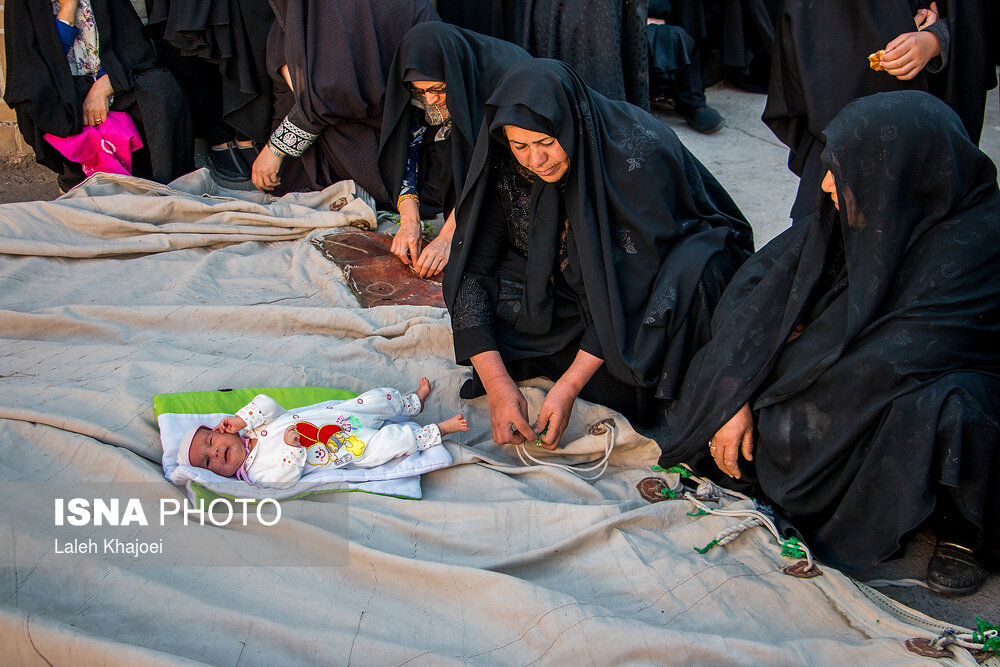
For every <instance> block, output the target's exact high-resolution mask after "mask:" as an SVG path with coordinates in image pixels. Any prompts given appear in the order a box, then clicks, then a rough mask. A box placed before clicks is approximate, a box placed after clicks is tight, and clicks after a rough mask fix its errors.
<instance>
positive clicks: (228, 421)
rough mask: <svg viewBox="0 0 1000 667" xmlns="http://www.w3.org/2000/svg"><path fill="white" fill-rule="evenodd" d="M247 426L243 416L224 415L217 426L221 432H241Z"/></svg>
mask: <svg viewBox="0 0 1000 667" xmlns="http://www.w3.org/2000/svg"><path fill="white" fill-rule="evenodd" d="M246 427H247V423H246V422H245V421H243V419H242V418H241V417H234V416H230V417H223V418H222V421H220V422H219V425H218V426H216V427H215V430H216V431H219V432H220V433H239V432H240V431H242V430H243V429H245V428H246Z"/></svg>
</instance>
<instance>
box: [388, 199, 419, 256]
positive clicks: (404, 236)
mask: <svg viewBox="0 0 1000 667" xmlns="http://www.w3.org/2000/svg"><path fill="white" fill-rule="evenodd" d="M420 232H421V229H420V205H419V204H418V203H417V200H416V199H404V200H403V201H401V202H399V231H398V232H396V235H395V236H393V237H392V245H391V246H390V247H389V249H390V250H391V251H392V254H393V255H395V256H396V257H399V261H401V262H402V263H403V264H406V265H408V266H409V265H415V263H416V261H417V258H418V257H420V246H421V245H422V244H423V237H421V235H420Z"/></svg>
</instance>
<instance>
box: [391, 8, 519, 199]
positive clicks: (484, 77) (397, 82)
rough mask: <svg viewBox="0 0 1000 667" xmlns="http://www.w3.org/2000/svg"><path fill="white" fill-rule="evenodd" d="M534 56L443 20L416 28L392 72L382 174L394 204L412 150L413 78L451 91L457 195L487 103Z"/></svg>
mask: <svg viewBox="0 0 1000 667" xmlns="http://www.w3.org/2000/svg"><path fill="white" fill-rule="evenodd" d="M530 57H531V56H530V55H528V52H527V51H525V50H524V49H522V48H520V47H519V46H516V45H514V44H511V43H510V42H505V41H502V40H499V39H493V38H491V37H485V36H483V35H480V34H478V33H475V32H472V31H470V30H464V29H462V28H458V27H456V26H453V25H449V24H447V23H440V22H437V21H434V22H428V23H422V24H420V25H416V26H413V28H411V29H410V31H409V32H408V33H407V34H406V37H404V38H403V42H402V44H400V46H399V50H398V51H397V52H396V57H395V59H393V62H392V67H391V68H390V70H389V82H388V85H387V87H386V92H385V113H384V116H383V119H382V142H381V147H380V148H379V169H380V171H381V172H382V179H383V181H384V183H385V187H386V189H387V190H388V192H389V195H390V197H391V199H395V198H396V197H397V196H399V188H400V184H401V183H402V180H403V172H404V171H405V169H406V160H407V157H408V154H409V148H410V114H409V110H410V91H409V89H408V88H407V86H406V83H405V81H406V80H407V73H408V72H411V71H417V72H421V73H422V74H421V77H430V78H429V79H427V80H432V81H442V82H444V83H445V85H446V86H447V87H448V92H447V95H446V97H445V104H446V106H447V107H448V113H449V114H450V115H451V124H452V133H451V138H450V140H449V143H450V147H451V164H452V173H453V175H454V176H453V178H454V189H455V192H456V193H460V192H461V191H462V187H463V186H464V185H465V176H466V174H467V173H468V171H469V162H470V161H471V160H472V152H473V149H474V147H475V143H476V134H477V133H478V132H479V125H480V123H481V122H482V120H483V112H484V110H485V107H486V100H487V99H488V98H489V96H490V95H491V94H492V93H493V89H494V88H495V87H496V85H497V82H499V81H500V78H501V77H502V76H503V75H504V74H506V73H507V70H508V69H510V67H511V66H512V65H513V64H515V63H518V62H520V61H522V60H527V59H528V58H530Z"/></svg>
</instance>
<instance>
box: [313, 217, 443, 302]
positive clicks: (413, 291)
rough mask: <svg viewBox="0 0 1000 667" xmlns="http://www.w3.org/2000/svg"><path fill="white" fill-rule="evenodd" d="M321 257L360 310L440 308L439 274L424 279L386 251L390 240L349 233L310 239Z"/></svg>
mask: <svg viewBox="0 0 1000 667" xmlns="http://www.w3.org/2000/svg"><path fill="white" fill-rule="evenodd" d="M313 245H315V246H316V247H317V248H319V250H320V252H322V253H323V256H324V257H326V258H327V259H329V260H330V261H331V262H333V263H334V264H336V265H337V266H339V267H340V268H341V269H342V270H343V271H344V275H345V277H346V278H347V285H348V287H350V288H351V291H352V292H354V296H356V297H357V298H358V302H359V303H360V304H361V307H362V308H371V307H372V306H395V305H405V306H434V307H437V308H444V294H443V293H442V291H441V278H442V274H441V273H436V274H434V275H433V276H431V277H430V278H429V279H424V278H421V277H420V276H418V275H417V274H416V273H414V272H413V269H411V268H410V267H409V266H407V265H405V264H403V263H402V262H401V261H399V258H398V257H396V256H395V255H393V254H392V252H391V251H390V250H389V248H390V247H392V237H391V236H387V235H386V234H381V233H379V232H368V231H359V230H349V231H343V232H335V233H333V234H328V235H327V236H324V237H323V238H320V239H314V240H313Z"/></svg>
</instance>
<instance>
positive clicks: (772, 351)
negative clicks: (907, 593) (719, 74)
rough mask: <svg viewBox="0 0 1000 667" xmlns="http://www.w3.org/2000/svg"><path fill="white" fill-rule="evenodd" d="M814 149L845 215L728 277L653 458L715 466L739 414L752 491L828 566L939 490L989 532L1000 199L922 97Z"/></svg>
mask: <svg viewBox="0 0 1000 667" xmlns="http://www.w3.org/2000/svg"><path fill="white" fill-rule="evenodd" d="M824 137H825V141H826V150H825V151H824V152H823V164H824V166H825V167H826V168H827V169H829V170H830V171H832V173H833V176H834V179H835V182H836V185H837V190H838V194H839V201H840V212H839V215H838V213H837V212H836V211H835V210H834V208H833V206H832V205H830V204H829V203H826V204H824V206H823V209H822V210H821V213H820V214H819V215H817V216H814V217H812V218H810V219H807V220H804V221H802V222H801V223H799V224H798V225H794V226H793V227H791V228H790V229H788V230H787V231H786V232H784V233H783V234H781V235H780V236H778V237H777V238H775V239H774V240H773V241H771V242H770V243H769V244H768V245H767V246H765V247H764V248H763V249H762V250H760V251H759V252H758V253H757V254H756V255H755V256H754V257H753V258H751V259H750V260H749V261H748V262H747V263H746V264H744V265H743V267H742V268H741V269H740V271H739V272H738V273H737V274H736V276H735V277H734V278H733V280H732V282H731V283H730V285H729V287H728V288H727V289H726V292H725V294H724V295H723V298H722V301H721V302H720V303H719V305H718V308H717V309H716V313H715V317H714V318H713V321H712V330H713V337H712V340H711V341H710V342H709V343H708V344H707V345H706V346H705V347H704V348H702V350H701V351H699V353H698V354H697V355H696V356H695V358H694V359H693V360H692V362H691V366H690V368H689V370H688V374H687V377H686V378H685V380H684V386H683V389H682V391H681V396H680V399H679V400H678V402H677V403H676V404H675V406H674V407H673V408H672V409H671V410H670V411H669V412H668V415H667V417H668V422H669V425H670V426H671V428H672V432H673V435H672V436H671V437H670V438H669V439H667V440H665V441H664V442H663V443H661V447H662V448H663V452H664V453H663V456H662V458H661V463H662V464H667V465H671V464H673V463H676V462H680V461H689V462H692V463H693V464H694V465H696V466H704V471H705V472H706V473H707V472H711V471H712V470H711V469H712V467H713V466H714V463H713V462H712V460H711V459H708V458H707V453H708V446H707V442H708V440H709V438H711V437H712V436H713V435H714V434H715V432H716V431H717V430H718V429H719V428H720V427H721V426H722V425H723V424H725V423H726V422H727V421H728V420H729V419H730V417H732V416H733V415H734V414H735V413H736V412H737V410H738V409H739V408H740V407H741V406H742V405H744V404H745V403H747V402H749V403H750V405H751V407H752V408H753V410H754V411H755V414H756V421H757V433H756V447H755V450H754V459H755V460H754V464H755V465H754V467H755V469H756V475H757V477H758V481H759V485H760V489H761V490H762V491H763V493H764V494H765V495H766V496H767V497H768V498H770V499H771V500H772V501H773V502H774V503H775V504H776V505H777V506H778V507H779V508H780V509H781V510H782V511H783V512H784V513H785V514H787V515H788V516H789V518H791V519H792V520H793V522H795V523H796V525H797V526H798V527H799V528H800V529H801V530H802V531H803V532H804V533H805V534H806V537H807V538H808V540H809V543H810V544H811V546H812V547H813V548H814V549H816V550H817V551H818V553H819V554H820V555H821V556H822V557H824V558H825V559H827V560H829V561H831V562H833V563H835V564H838V565H847V566H857V565H862V566H863V565H868V564H871V563H873V562H876V561H878V560H882V559H885V558H887V557H889V556H890V555H891V554H892V553H893V552H894V551H895V550H896V549H897V548H898V546H899V541H900V540H901V539H902V537H903V536H905V535H906V534H908V533H909V532H910V531H912V530H913V529H915V528H916V527H917V526H918V525H919V524H920V523H921V522H922V521H923V520H924V519H925V518H926V517H927V516H928V515H929V514H930V512H931V510H932V508H933V507H934V504H935V492H936V488H937V487H938V484H939V483H940V484H943V485H945V486H947V487H951V492H952V494H953V496H954V497H955V500H956V502H957V504H958V506H959V507H960V509H961V510H962V512H963V514H964V515H965V516H966V517H967V518H969V519H970V520H971V521H973V522H974V523H976V524H978V525H979V526H996V525H997V523H996V522H997V521H998V520H1000V517H998V516H997V513H998V511H1000V495H998V494H1000V484H998V480H1000V474H998V473H1000V449H998V443H1000V428H998V426H997V421H996V419H997V415H998V414H1000V348H998V346H997V341H998V340H1000V283H998V282H997V280H996V277H995V272H996V267H997V266H998V265H1000V195H998V192H997V182H996V178H997V173H996V168H995V166H994V165H993V163H992V162H991V161H990V159H989V158H988V157H987V156H986V155H984V154H983V153H982V152H980V151H979V150H978V149H977V148H976V147H975V145H973V144H972V143H971V142H970V141H969V139H968V135H967V134H966V133H965V130H964V129H963V127H962V124H961V121H960V120H959V118H958V117H957V116H956V115H955V114H954V113H953V112H952V111H951V110H950V109H949V108H948V107H947V106H946V105H945V104H944V103H943V102H941V101H939V100H937V99H936V98H934V97H932V96H930V95H928V94H926V93H922V92H917V91H909V92H896V93H883V94H879V95H873V96H869V97H865V98H862V99H860V100H857V101H855V102H853V103H851V104H849V105H848V106H846V107H845V108H844V109H843V111H841V113H839V114H838V115H837V117H836V118H835V119H834V120H833V121H832V122H831V123H830V124H829V125H828V126H827V128H826V130H825V131H824ZM800 324H802V325H804V329H803V330H802V331H801V335H800V336H798V337H797V338H795V339H794V340H792V341H791V342H789V341H788V339H789V336H790V335H791V334H792V332H793V330H794V329H795V327H796V326H797V325H800ZM740 466H741V469H746V468H747V467H748V464H747V463H746V462H742V461H741V463H740ZM989 533H990V531H987V535H986V537H988V538H990V535H989ZM992 533H993V535H992V537H991V538H990V539H992V540H993V544H992V547H991V548H992V549H993V553H994V554H996V553H997V551H996V549H997V536H996V535H995V533H996V531H992Z"/></svg>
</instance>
